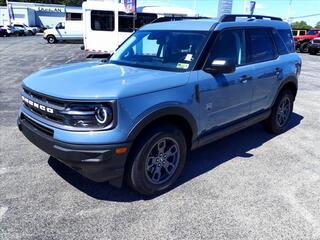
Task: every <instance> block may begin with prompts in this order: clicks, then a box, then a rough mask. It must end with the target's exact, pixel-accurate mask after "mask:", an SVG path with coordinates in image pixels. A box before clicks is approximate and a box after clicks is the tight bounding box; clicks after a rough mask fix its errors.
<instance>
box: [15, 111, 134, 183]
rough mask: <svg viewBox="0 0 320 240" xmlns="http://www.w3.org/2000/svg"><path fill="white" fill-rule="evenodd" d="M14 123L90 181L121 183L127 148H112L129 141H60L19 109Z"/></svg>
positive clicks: (45, 150)
mask: <svg viewBox="0 0 320 240" xmlns="http://www.w3.org/2000/svg"><path fill="white" fill-rule="evenodd" d="M17 123H18V127H19V129H20V131H21V132H22V133H23V134H24V135H25V137H26V138H27V139H28V140H29V141H30V142H32V143H33V144H35V145H36V146H37V147H39V148H40V149H41V150H43V151H44V152H46V153H48V154H49V155H50V156H53V157H54V158H56V159H58V160H59V161H61V162H63V163H64V164H65V165H67V166H69V167H70V168H72V169H74V170H75V171H77V172H78V173H80V174H81V175H83V176H85V177H86V178H88V179H90V180H92V181H95V182H105V181H108V182H109V183H110V184H112V185H114V186H117V187H121V185H122V180H123V175H124V169H125V162H126V158H127V153H128V151H127V152H126V153H123V154H120V155H118V154H116V152H115V150H116V148H119V147H127V148H128V149H129V147H130V145H131V144H130V143H124V144H116V145H80V144H70V143H64V142H61V141H57V140H55V139H54V138H53V137H52V136H50V132H48V131H47V130H48V129H47V128H46V127H44V126H41V125H40V124H38V123H36V122H34V121H33V120H32V119H31V118H29V117H27V116H26V115H24V114H23V113H22V114H21V115H20V116H19V118H18V121H17Z"/></svg>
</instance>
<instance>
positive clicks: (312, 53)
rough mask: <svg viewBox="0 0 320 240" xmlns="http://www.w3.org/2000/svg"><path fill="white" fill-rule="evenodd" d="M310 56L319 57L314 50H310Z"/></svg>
mask: <svg viewBox="0 0 320 240" xmlns="http://www.w3.org/2000/svg"><path fill="white" fill-rule="evenodd" d="M309 54H310V55H317V52H316V51H314V50H309Z"/></svg>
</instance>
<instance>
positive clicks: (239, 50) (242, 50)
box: [208, 29, 246, 66]
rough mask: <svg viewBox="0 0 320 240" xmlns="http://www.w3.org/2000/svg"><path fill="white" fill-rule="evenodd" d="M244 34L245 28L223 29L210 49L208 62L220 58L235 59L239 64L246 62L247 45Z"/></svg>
mask: <svg viewBox="0 0 320 240" xmlns="http://www.w3.org/2000/svg"><path fill="white" fill-rule="evenodd" d="M244 36H245V34H244V30H241V29H237V30H225V31H222V32H221V33H220V34H219V35H218V37H217V39H216V41H215V42H214V45H213V47H212V48H211V50H210V54H209V58H208V61H209V62H208V64H211V63H212V62H213V61H214V60H215V59H218V58H228V59H233V60H234V62H235V63H236V65H237V66H240V65H243V64H245V63H246V46H245V40H244V39H245V37H244Z"/></svg>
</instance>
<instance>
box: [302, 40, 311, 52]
mask: <svg viewBox="0 0 320 240" xmlns="http://www.w3.org/2000/svg"><path fill="white" fill-rule="evenodd" d="M309 45H310V42H304V43H302V44H301V45H300V47H299V50H300V52H301V53H308V52H309V50H308V49H309Z"/></svg>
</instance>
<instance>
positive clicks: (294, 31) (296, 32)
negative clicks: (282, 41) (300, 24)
mask: <svg viewBox="0 0 320 240" xmlns="http://www.w3.org/2000/svg"><path fill="white" fill-rule="evenodd" d="M292 34H293V36H297V35H298V31H297V30H292ZM300 35H301V33H300Z"/></svg>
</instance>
